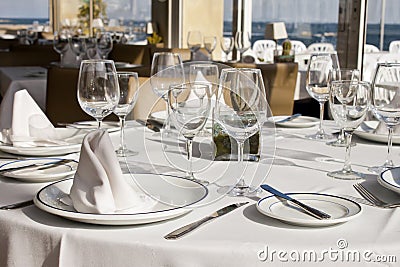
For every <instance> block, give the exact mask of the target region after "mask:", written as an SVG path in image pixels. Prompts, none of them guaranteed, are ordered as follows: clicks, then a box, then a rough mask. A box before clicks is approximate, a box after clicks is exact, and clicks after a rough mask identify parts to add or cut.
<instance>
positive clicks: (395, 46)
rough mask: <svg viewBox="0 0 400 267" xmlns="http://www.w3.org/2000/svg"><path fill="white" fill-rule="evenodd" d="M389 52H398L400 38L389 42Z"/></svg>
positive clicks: (399, 50) (399, 49)
mask: <svg viewBox="0 0 400 267" xmlns="http://www.w3.org/2000/svg"><path fill="white" fill-rule="evenodd" d="M389 52H390V53H400V40H396V41H391V42H390V44H389Z"/></svg>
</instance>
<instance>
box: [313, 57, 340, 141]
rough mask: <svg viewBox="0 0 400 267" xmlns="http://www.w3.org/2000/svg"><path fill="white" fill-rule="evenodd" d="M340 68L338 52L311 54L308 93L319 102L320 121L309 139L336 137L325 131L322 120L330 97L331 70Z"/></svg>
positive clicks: (324, 139) (322, 139)
mask: <svg viewBox="0 0 400 267" xmlns="http://www.w3.org/2000/svg"><path fill="white" fill-rule="evenodd" d="M338 68H339V60H338V58H337V54H336V52H332V53H317V54H313V55H311V58H310V61H309V65H308V69H307V75H306V89H307V92H308V94H309V95H310V96H311V97H312V98H314V99H315V100H317V101H318V102H319V107H320V115H319V117H320V122H319V127H318V131H317V133H316V134H313V135H308V136H306V138H308V139H313V140H319V141H327V140H330V139H333V138H334V136H333V135H331V134H326V133H325V131H324V129H323V128H322V122H323V120H324V104H325V102H326V101H327V100H328V99H329V84H328V82H329V71H330V70H334V69H338Z"/></svg>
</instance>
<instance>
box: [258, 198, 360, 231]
mask: <svg viewBox="0 0 400 267" xmlns="http://www.w3.org/2000/svg"><path fill="white" fill-rule="evenodd" d="M286 194H287V195H318V196H327V197H333V198H338V199H342V200H345V201H347V202H349V203H352V204H353V205H354V206H356V207H357V209H358V211H357V213H355V214H353V215H351V216H345V217H343V218H338V219H334V220H311V217H310V219H309V220H307V219H295V220H290V218H289V219H287V218H284V217H282V216H276V215H274V214H273V213H269V212H266V211H264V210H262V209H261V207H260V203H261V202H262V201H265V200H266V199H271V198H273V197H275V196H274V195H269V196H266V197H264V198H262V199H260V200H259V201H257V205H256V207H257V210H258V211H259V212H260V213H261V214H264V215H265V216H268V217H270V218H273V219H276V220H279V221H282V222H286V223H289V224H295V225H301V226H330V225H334V224H340V223H345V222H347V221H349V220H351V219H354V218H356V217H358V216H360V215H361V213H362V207H361V205H360V204H358V203H357V202H355V201H353V200H351V199H348V198H345V197H342V196H335V195H332V194H327V193H309V192H291V193H286ZM277 201H279V200H277Z"/></svg>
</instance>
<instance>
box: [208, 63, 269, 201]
mask: <svg viewBox="0 0 400 267" xmlns="http://www.w3.org/2000/svg"><path fill="white" fill-rule="evenodd" d="M264 92H265V87H264V82H263V79H262V75H261V70H260V69H244V68H238V69H231V68H227V69H223V70H222V71H221V77H220V81H219V92H218V98H219V100H218V102H217V106H216V108H215V113H214V119H215V120H216V123H218V124H219V125H220V126H221V127H222V129H223V130H224V131H225V132H226V133H227V134H228V135H229V136H231V137H232V138H234V139H235V140H236V142H237V145H238V166H239V167H243V169H244V166H243V165H244V162H243V152H244V143H245V141H246V140H247V139H248V138H250V137H251V136H253V135H254V134H256V133H257V132H260V130H261V127H262V125H263V123H264V122H265V120H266V118H267V110H268V104H267V100H266V97H265V95H264ZM222 100H223V101H222ZM219 191H220V192H228V195H230V196H252V195H255V194H257V193H258V188H254V187H251V186H249V185H247V184H246V183H245V180H244V177H243V175H241V177H240V179H239V180H238V182H237V183H236V184H235V185H233V186H228V187H223V188H221V189H220V190H219Z"/></svg>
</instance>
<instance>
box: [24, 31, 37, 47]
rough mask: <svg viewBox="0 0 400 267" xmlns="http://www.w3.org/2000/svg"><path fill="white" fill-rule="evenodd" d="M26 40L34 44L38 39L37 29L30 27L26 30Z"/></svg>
mask: <svg viewBox="0 0 400 267" xmlns="http://www.w3.org/2000/svg"><path fill="white" fill-rule="evenodd" d="M26 38H27V39H28V42H29V44H34V43H35V42H36V41H37V39H38V32H37V30H36V29H34V28H32V27H30V28H28V29H27V30H26Z"/></svg>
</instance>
